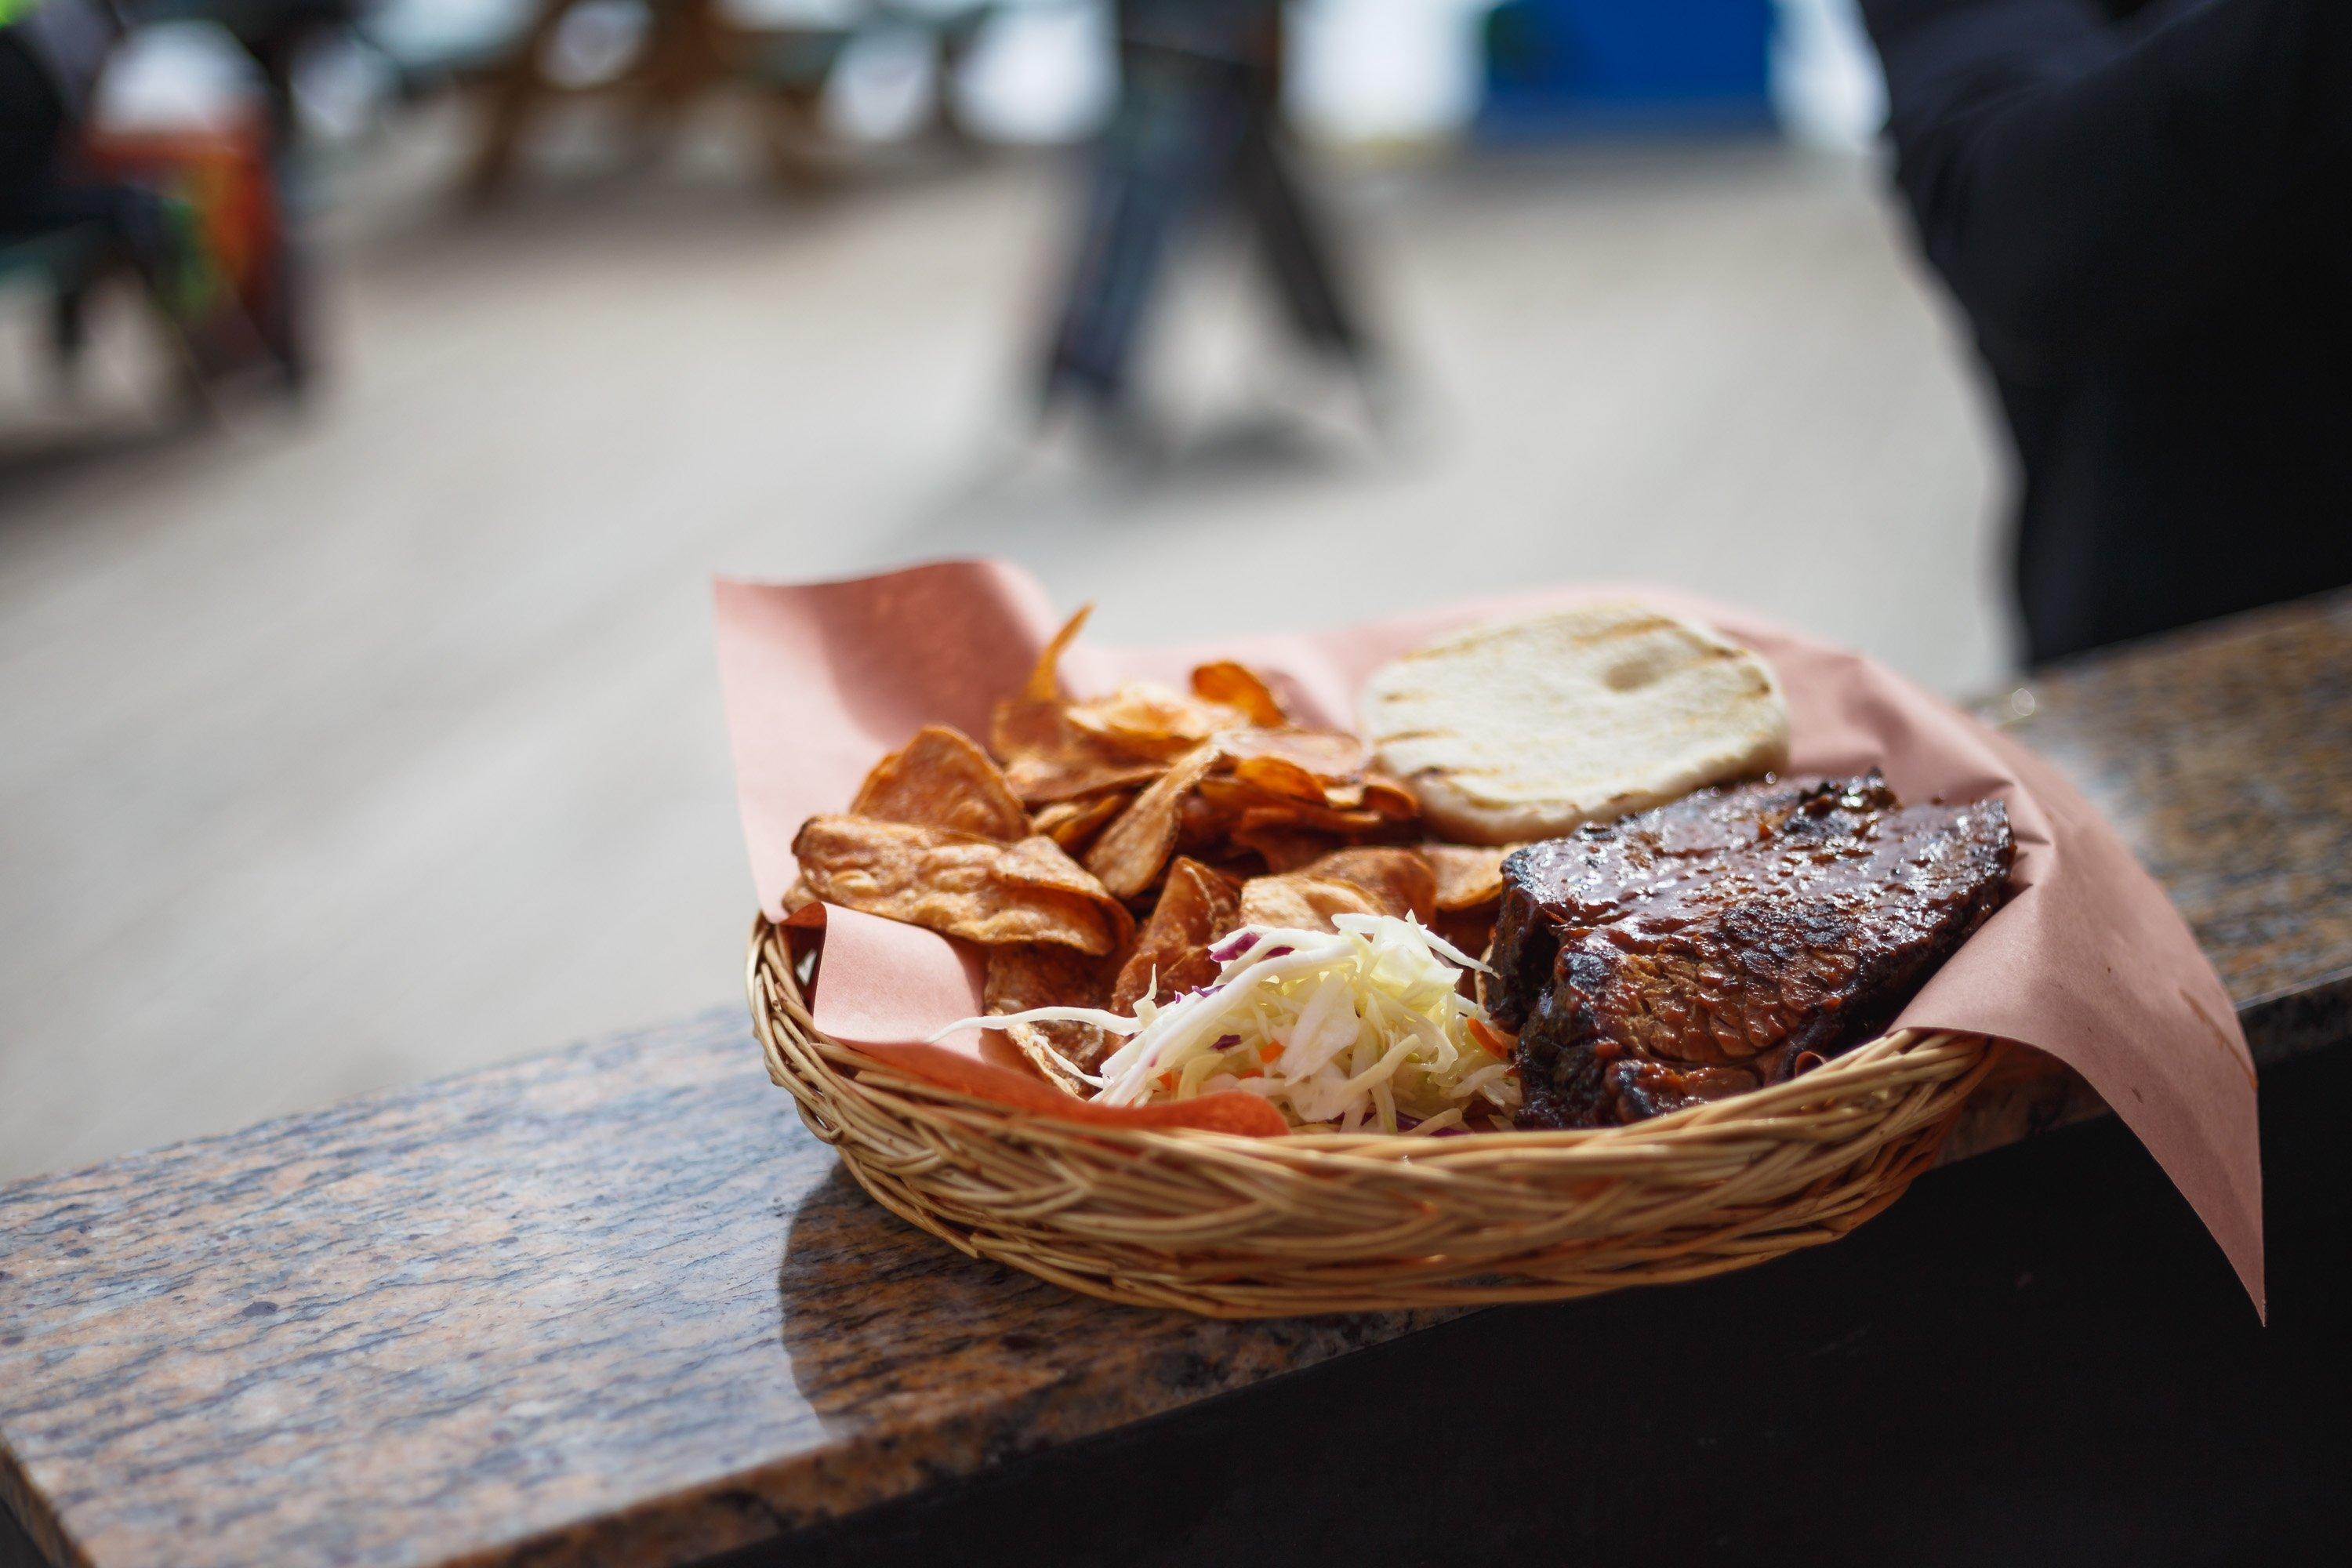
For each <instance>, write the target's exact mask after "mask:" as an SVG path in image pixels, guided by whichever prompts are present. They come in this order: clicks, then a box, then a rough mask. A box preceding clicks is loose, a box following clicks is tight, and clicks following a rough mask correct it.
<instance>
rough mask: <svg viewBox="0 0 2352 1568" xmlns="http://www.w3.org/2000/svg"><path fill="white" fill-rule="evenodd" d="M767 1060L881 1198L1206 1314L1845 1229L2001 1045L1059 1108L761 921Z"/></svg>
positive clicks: (976, 1238) (1757, 1255) (904, 1210)
mask: <svg viewBox="0 0 2352 1568" xmlns="http://www.w3.org/2000/svg"><path fill="white" fill-rule="evenodd" d="M748 981H749V986H750V992H751V1018H752V1025H753V1028H754V1030H755V1031H756V1033H757V1034H758V1036H759V1038H760V1044H761V1048H762V1050H763V1052H764V1054H765V1056H766V1058H767V1063H768V1073H769V1076H770V1077H771V1078H772V1079H774V1080H775V1081H776V1083H777V1084H779V1085H780V1086H782V1088H784V1089H789V1090H790V1091H791V1092H792V1095H793V1099H794V1100H795V1101H797V1102H798V1104H799V1107H800V1112H801V1119H802V1120H803V1121H805V1122H806V1123H807V1124H808V1127H809V1129H810V1131H813V1132H814V1133H815V1134H816V1135H817V1136H818V1137H819V1138H821V1139H823V1140H824V1141H825V1142H828V1143H831V1144H832V1145H834V1146H835V1148H836V1149H838V1150H839V1151H840V1152H841V1156H842V1159H843V1161H844V1163H846V1164H847V1166H848V1167H849V1171H850V1173H851V1174H852V1175H853V1176H855V1177H856V1180H857V1182H858V1184H859V1185H861V1186H862V1187H864V1188H865V1189H866V1192H867V1193H868V1194H871V1195H872V1196H873V1197H874V1199H875V1200H876V1201H877V1203H879V1204H881V1205H883V1206H884V1207H885V1208H887V1209H889V1210H890V1211H891V1212H892V1213H894V1214H896V1215H899V1216H900V1217H901V1218H904V1219H906V1220H908V1222H910V1223H912V1224H914V1225H917V1226H921V1227H922V1228H923V1229H925V1230H927V1231H929V1232H930V1233H931V1234H932V1235H934V1236H937V1237H940V1239H942V1240H944V1241H946V1242H948V1243H949V1244H950V1245H951V1246H953V1247H956V1248H957V1249H958V1250H960V1251H962V1252H965V1253H968V1254H971V1255H972V1256H974V1257H980V1258H993V1259H995V1260H997V1261H999V1262H1002V1263H1006V1264H1010V1265H1011V1266H1013V1268H1020V1269H1024V1270H1026V1271H1027V1272H1029V1273H1031V1274H1034V1275H1037V1276H1039V1277H1040V1278H1042V1279H1050V1280H1053V1281H1054V1282H1055V1283H1056V1284H1059V1285H1063V1286H1066V1287H1067V1288H1068V1289H1073V1290H1077V1291H1081V1292H1083V1293H1085V1294H1087V1295H1089V1296H1095V1297H1098V1298H1101V1299H1102V1300H1109V1301H1118V1302H1123V1303H1126V1304H1129V1305H1132V1306H1139V1307H1173V1308H1180V1309H1182V1310H1187V1311H1192V1312H1198V1313H1202V1314H1206V1315H1209V1316H1213V1317H1225V1318H1261V1317H1289V1316H1295V1315H1297V1314H1301V1313H1311V1312H1352V1311H1383V1310H1402V1309H1411V1308H1429V1307H1449V1306H1475V1305H1482V1304H1486V1303H1493V1302H1505V1301H1542V1300H1560V1299H1564V1298H1568V1297H1573V1296H1583V1295H1591V1294H1593V1293H1596V1292H1598V1291H1602V1290H1612V1289H1618V1288H1620V1287H1622V1286H1626V1285H1636V1284H1665V1283H1671V1282H1674V1281H1676V1280H1684V1279H1701V1278H1704V1277H1705V1276H1707V1275H1710V1274H1719V1273H1723V1272H1725V1271H1727V1270H1729V1269H1733V1268H1747V1267H1748V1266H1749V1265H1751V1264H1756V1263H1762V1262H1765V1261H1766V1260H1768V1259H1769V1258H1777V1257H1780V1255H1781V1254H1783V1253H1787V1252H1793V1251H1795V1250H1797V1249H1798V1248H1801V1247H1814V1246H1818V1245H1820V1244H1821V1243H1822V1242H1825V1241H1833V1240H1835V1239H1836V1238H1837V1237H1841V1236H1843V1235H1844V1234H1845V1233H1846V1232H1847V1231H1849V1230H1852V1229H1853V1227H1854V1226H1857V1225H1860V1224H1861V1223H1863V1222H1864V1220H1866V1219H1869V1218H1870V1217H1871V1216H1872V1215H1875V1214H1877V1213H1878V1212H1879V1211H1880V1210H1882V1209H1884V1208H1885V1207H1886V1205H1889V1204H1891V1203H1893V1202H1894V1201H1895V1199H1896V1198H1897V1197H1899V1196H1901V1195H1902V1194H1903V1191H1904V1189H1905V1188H1906V1187H1907V1186H1908V1185H1909V1184H1910V1183H1911V1180H1912V1178H1913V1177H1915V1176H1916V1175H1917V1174H1918V1173H1920V1172H1921V1171H1922V1170H1924V1169H1926V1168H1927V1165H1928V1164H1929V1163H1932V1162H1933V1161H1934V1159H1935V1155H1936V1151H1937V1146H1938V1145H1939V1144H1940V1143H1941V1142H1942V1140H1943V1137H1944V1134H1945V1132H1946V1131H1948V1129H1949V1127H1950V1126H1951V1123H1952V1121H1953V1119H1954V1117H1955V1116H1956V1115H1957V1114H1958V1111H1959V1109H1960V1105H1961V1102H1962V1101H1963V1100H1966V1099H1967V1097H1968V1095H1969V1091H1970V1090H1971V1089H1974V1088H1975V1087H1976V1085H1977V1084H1978V1083H1979V1081H1980V1080H1981V1079H1983V1078H1984V1076H1985V1074H1986V1072H1987V1071H1988V1070H1989V1069H1990V1067H1991V1064H1992V1060H1993V1057H1994V1054H1995V1052H1994V1047H1993V1044H1992V1042H1991V1041H1990V1040H1988V1039H1986V1038H1985V1037H1982V1036H1977V1035H1952V1034H1943V1033H1936V1032H1927V1031H1918V1030H1905V1031H1900V1032H1897V1033H1895V1034H1892V1035H1887V1036H1885V1037H1881V1038H1879V1039H1875V1040H1873V1041H1870V1042H1869V1043H1867V1044H1865V1045H1864V1046H1861V1047H1857V1048H1856V1049H1854V1050H1853V1051H1851V1052H1849V1053H1847V1054H1845V1055H1843V1056H1841V1057H1838V1058H1835V1059H1833V1060H1832V1061H1830V1062H1827V1063H1825V1064H1823V1065H1822V1066H1821V1067H1818V1068H1814V1069H1813V1070H1812V1071H1811V1072H1808V1073H1806V1074H1805V1075H1803V1076H1802V1077H1801V1078H1798V1079H1791V1080H1790V1081H1788V1082H1786V1083H1782V1084H1779V1085H1775V1086H1773V1087H1771V1088H1769V1089H1756V1090H1753V1091H1750V1092H1748V1093H1747V1094H1743V1095H1739V1096H1738V1097H1735V1098H1732V1099H1728V1100H1717V1101H1715V1102H1713V1103H1710V1104H1705V1105H1698V1106H1693V1107H1691V1108H1689V1109H1687V1110H1680V1111H1676V1112H1675V1113H1673V1114H1671V1115H1667V1116H1661V1117H1658V1118H1655V1119H1654V1120H1652V1121H1643V1122H1639V1123H1636V1124H1633V1125H1631V1126H1624V1127H1609V1128H1601V1129H1595V1130H1586V1131H1527V1132H1485V1133H1473V1134H1468V1135H1465V1136H1459V1137H1444V1138H1412V1137H1399V1136H1394V1135H1387V1134H1380V1133H1297V1134H1293V1135H1291V1136H1288V1137H1282V1138H1246V1137H1241V1136H1237V1135H1234V1134H1231V1133H1223V1132H1208V1131H1193V1130H1191V1129H1172V1130H1171V1129H1128V1128H1117V1127H1103V1126H1097V1125H1093V1124H1083V1123H1078V1122H1075V1121H1057V1120H1055V1119H1053V1118H1050V1117H1042V1116H1037V1115H1034V1114H1031V1113H1027V1112H1024V1111H1021V1110H1013V1109H1012V1108H1009V1107H1005V1106H1002V1105H998V1104H995V1103H993V1102H992V1101H989V1100H980V1099H976V1098H973V1097H971V1096H970V1095H965V1094H961V1093H958V1092H956V1091H954V1090H952V1089H946V1088H943V1087H941V1086H939V1085H936V1084H932V1083H930V1082H928V1081H926V1080H925V1079H920V1078H917V1077H915V1076H913V1075H911V1074H908V1073H906V1072H903V1071H900V1070H898V1069H897V1068H892V1067H890V1066H889V1065H888V1064H887V1063H886V1062H884V1061H882V1060H880V1059H878V1058H874V1057H871V1056H867V1055H866V1054H865V1053H863V1052H860V1051H857V1050H855V1049H852V1048H851V1047H846V1046H843V1045H840V1044H838V1043H836V1042H835V1041H831V1040H828V1039H825V1038H824V1037H822V1036H821V1035H819V1034H818V1033H817V1031H816V1028H815V1026H814V1021H813V1019H812V1018H811V1016H810V1014H809V1010H808V1006H807V1004H806V1001H805V1000H804V997H803V992H802V988H801V984H800V981H799V979H798V978H797V976H796V975H795V973H794V965H793V953H792V951H791V948H790V946H789V944H788V942H787V941H786V938H785V936H784V934H783V932H782V931H780V930H779V929H778V928H776V927H775V926H773V925H772V924H770V923H769V922H768V921H765V920H761V921H758V922H757V923H756V924H755V925H754V926H753V928H752V933H751V953H750V963H749V973H748Z"/></svg>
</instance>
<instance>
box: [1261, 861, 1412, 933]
mask: <svg viewBox="0 0 2352 1568" xmlns="http://www.w3.org/2000/svg"><path fill="white" fill-rule="evenodd" d="M1385 912H1386V911H1385V910H1382V908H1381V900H1378V899H1376V898H1374V897H1373V896H1372V895H1371V894H1370V893H1369V892H1366V891H1365V890H1364V889H1361V888H1360V887H1358V886H1356V884H1355V883H1353V882H1343V881H1341V880H1340V879H1339V878H1337V877H1317V876H1313V875H1310V874H1309V873H1307V872H1305V871H1289V872H1286V873H1284V874H1283V875H1282V876H1279V877H1252V878H1251V879H1249V880H1248V881H1246V882H1244V883H1243V884H1242V919H1241V923H1242V924H1244V925H1256V926H1292V927H1296V928H1297V929H1298V930H1300V931H1337V930H1339V927H1337V926H1335V925H1333V924H1332V923H1331V917H1332V916H1333V915H1377V914H1382V913H1385Z"/></svg>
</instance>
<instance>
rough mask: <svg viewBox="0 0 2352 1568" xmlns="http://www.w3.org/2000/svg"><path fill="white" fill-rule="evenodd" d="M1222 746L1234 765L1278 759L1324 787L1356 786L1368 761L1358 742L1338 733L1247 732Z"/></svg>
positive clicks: (1331, 731) (1342, 733) (1311, 731)
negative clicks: (1301, 771) (1305, 772)
mask: <svg viewBox="0 0 2352 1568" xmlns="http://www.w3.org/2000/svg"><path fill="white" fill-rule="evenodd" d="M1224 746H1225V755H1226V756H1228V757H1231V758H1232V759H1234V762H1236V763H1239V762H1242V761H1244V760H1245V759H1248V758H1252V757H1279V758H1281V759H1282V760H1283V761H1284V762H1286V763H1293V764H1295V765H1297V766H1298V767H1301V768H1304V769H1306V770H1307V772H1308V773H1313V774H1314V775H1315V776H1316V777H1317V778H1318V779H1321V780H1322V781H1323V782H1324V783H1325V784H1353V783H1355V782H1357V781H1358V780H1360V779H1361V778H1362V777H1363V776H1364V769H1365V768H1366V766H1368V765H1369V763H1370V760H1371V753H1370V752H1369V751H1367V750H1366V749H1365V746H1364V743H1363V742H1361V741H1359V740H1358V739H1356V737H1355V736H1353V735H1350V734H1349V733H1347V732H1346V731H1340V730H1246V731H1243V732H1242V733H1240V734H1238V735H1233V736H1229V737H1227V738H1226V740H1225V743H1224Z"/></svg>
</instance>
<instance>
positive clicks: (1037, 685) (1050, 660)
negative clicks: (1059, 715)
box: [1021, 605, 1095, 702]
mask: <svg viewBox="0 0 2352 1568" xmlns="http://www.w3.org/2000/svg"><path fill="white" fill-rule="evenodd" d="M1094 613H1095V607H1094V606H1093V605H1079V606H1078V613H1077V614H1076V615H1075V616H1071V617H1070V618H1069V619H1068V620H1066V621H1064V622H1063V623H1062V629H1061V630H1060V631H1057V632H1055V634H1054V636H1053V638H1052V640H1051V641H1049V642H1047V643H1046V644H1045V648H1044V650H1043V651H1041V652H1040V653H1039V654H1038V655H1037V662H1036V663H1035V664H1034V665H1031V666H1030V667H1029V679H1028V683H1027V684H1026V685H1024V686H1023V687H1022V688H1021V695H1022V696H1024V697H1025V698H1027V699H1028V700H1030V701H1032V702H1055V701H1058V700H1061V696H1062V655H1064V654H1065V653H1067V652H1068V651H1069V648H1070V645H1071V644H1072V643H1074V642H1076V641H1077V640H1078V630H1079V628H1080V627H1082V626H1085V625H1086V624H1087V616H1091V615H1093V614H1094Z"/></svg>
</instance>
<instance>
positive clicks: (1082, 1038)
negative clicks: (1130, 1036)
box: [981, 942, 1120, 1096]
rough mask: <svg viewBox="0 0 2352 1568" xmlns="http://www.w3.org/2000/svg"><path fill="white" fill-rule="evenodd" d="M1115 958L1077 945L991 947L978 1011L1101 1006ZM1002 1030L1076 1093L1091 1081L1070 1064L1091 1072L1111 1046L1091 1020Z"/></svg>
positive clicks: (1089, 1088) (1114, 969) (1087, 1090)
mask: <svg viewBox="0 0 2352 1568" xmlns="http://www.w3.org/2000/svg"><path fill="white" fill-rule="evenodd" d="M1119 957H1120V955H1119V954H1118V953H1109V954H1106V955H1105V956H1103V957H1100V958H1096V957H1090V956H1088V955H1087V954H1086V953H1082V952H1078V951H1076V949H1075V948H1067V947H1047V946H1043V945H1039V944H1035V943H1030V942H1015V943H1013V944H1012V945H1009V946H1005V947H995V948H991V949H990V950H989V952H988V980H987V984H986V985H985V987H984V988H983V989H982V993H981V1011H982V1012H984V1013H1025V1012H1027V1011H1028V1010H1029V1009H1030V1008H1032V1007H1100V1006H1103V1005H1107V1004H1108V1002H1109V1000H1110V992H1111V981H1112V979H1113V977H1114V976H1115V975H1116V974H1117V973H1118V960H1119ZM1003 1034H1004V1036H1005V1037H1006V1038H1007V1039H1009V1040H1011V1041H1012V1042H1013V1047H1014V1048H1016V1049H1017V1050H1019V1051H1020V1052H1021V1054H1022V1055H1023V1056H1024V1057H1026V1058H1029V1060H1030V1061H1031V1062H1032V1063H1033V1064H1034V1065H1035V1067H1036V1068H1037V1070H1038V1071H1040V1072H1042V1073H1044V1074H1045V1076H1046V1077H1047V1078H1048V1079H1052V1080H1053V1081H1054V1082H1055V1083H1057V1084H1059V1085H1061V1086H1062V1087H1063V1088H1064V1089H1068V1090H1069V1091H1070V1092H1071V1093H1073V1094H1076V1095H1080V1096H1084V1095H1087V1094H1090V1093H1092V1092H1093V1089H1092V1086H1091V1085H1089V1084H1087V1082H1086V1081H1085V1080H1084V1079H1080V1078H1079V1077H1078V1076H1077V1074H1076V1073H1075V1072H1073V1071H1072V1070H1071V1069H1072V1068H1076V1069H1077V1072H1092V1071H1093V1070H1094V1069H1095V1067H1096V1066H1097V1064H1098V1063H1099V1062H1101V1060H1102V1059H1103V1058H1104V1057H1106V1056H1108V1054H1109V1049H1110V1037H1109V1036H1108V1035H1107V1034H1105V1033H1104V1032H1103V1031H1102V1030H1100V1029H1098V1028H1097V1027H1096V1026H1094V1025H1092V1024H1076V1023H1055V1024H1007V1025H1006V1026H1004V1029H1003Z"/></svg>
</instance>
